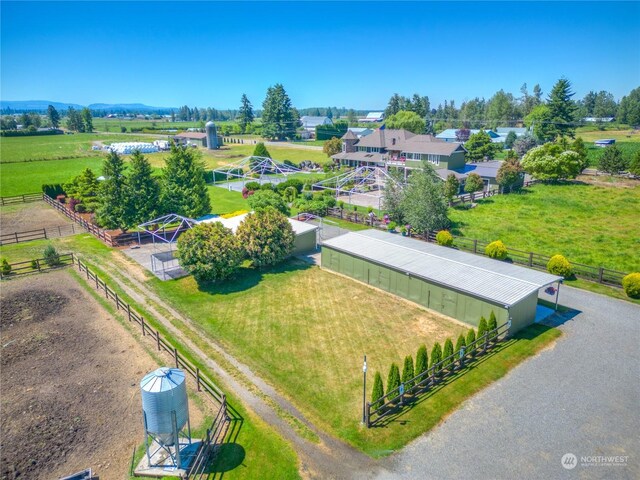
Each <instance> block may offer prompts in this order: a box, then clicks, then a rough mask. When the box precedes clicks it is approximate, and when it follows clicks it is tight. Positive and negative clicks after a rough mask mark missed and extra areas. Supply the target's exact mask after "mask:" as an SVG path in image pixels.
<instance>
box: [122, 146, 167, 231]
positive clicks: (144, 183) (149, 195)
mask: <svg viewBox="0 0 640 480" xmlns="http://www.w3.org/2000/svg"><path fill="white" fill-rule="evenodd" d="M127 198H128V200H129V208H128V214H129V222H130V224H131V225H139V224H140V223H144V222H146V221H148V220H151V219H152V218H154V217H155V216H156V215H157V214H158V211H159V204H160V183H159V182H158V180H157V179H156V178H155V177H154V176H153V169H152V168H151V164H150V163H149V161H148V160H147V159H146V158H145V157H144V155H142V154H141V153H140V152H139V151H135V152H133V154H132V155H131V163H130V165H129V177H128V179H127Z"/></svg>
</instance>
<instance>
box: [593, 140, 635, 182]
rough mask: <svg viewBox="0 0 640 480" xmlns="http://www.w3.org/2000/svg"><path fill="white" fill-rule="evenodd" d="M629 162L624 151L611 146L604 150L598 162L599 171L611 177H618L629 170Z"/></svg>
mask: <svg viewBox="0 0 640 480" xmlns="http://www.w3.org/2000/svg"><path fill="white" fill-rule="evenodd" d="M627 165H628V163H627V161H626V159H625V158H624V156H623V155H622V150H620V148H618V146H617V145H610V146H608V147H606V148H605V149H604V152H603V153H602V156H601V157H600V160H599V162H598V169H599V170H602V171H603V172H607V173H609V174H611V175H616V174H618V173H620V172H622V171H624V170H626V169H627Z"/></svg>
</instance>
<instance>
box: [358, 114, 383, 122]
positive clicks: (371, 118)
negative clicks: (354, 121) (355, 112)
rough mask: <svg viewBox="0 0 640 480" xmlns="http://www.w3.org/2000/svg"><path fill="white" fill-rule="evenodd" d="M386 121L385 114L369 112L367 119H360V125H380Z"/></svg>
mask: <svg viewBox="0 0 640 480" xmlns="http://www.w3.org/2000/svg"><path fill="white" fill-rule="evenodd" d="M383 120H384V112H369V113H367V116H366V117H363V118H359V119H358V123H378V122H381V121H383Z"/></svg>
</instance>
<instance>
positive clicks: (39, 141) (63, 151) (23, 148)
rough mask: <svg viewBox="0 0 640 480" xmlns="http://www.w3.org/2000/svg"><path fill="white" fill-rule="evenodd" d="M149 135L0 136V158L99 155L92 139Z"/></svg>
mask: <svg viewBox="0 0 640 480" xmlns="http://www.w3.org/2000/svg"><path fill="white" fill-rule="evenodd" d="M150 138H151V137H140V136H134V135H100V134H96V133H76V134H74V135H40V136H34V137H0V162H1V163H14V162H31V161H34V160H62V159H69V158H83V157H89V156H96V157H102V156H103V155H104V152H99V151H93V150H91V145H92V144H93V142H96V141H103V142H148V141H150Z"/></svg>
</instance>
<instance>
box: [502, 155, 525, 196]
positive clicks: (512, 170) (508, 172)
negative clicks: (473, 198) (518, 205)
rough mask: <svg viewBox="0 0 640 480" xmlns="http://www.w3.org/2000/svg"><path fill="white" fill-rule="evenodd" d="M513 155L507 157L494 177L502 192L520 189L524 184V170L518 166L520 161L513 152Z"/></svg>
mask: <svg viewBox="0 0 640 480" xmlns="http://www.w3.org/2000/svg"><path fill="white" fill-rule="evenodd" d="M510 152H513V150H510ZM507 155H508V154H507ZM513 155H514V156H511V157H507V159H505V161H504V162H502V165H500V168H499V169H498V173H497V175H496V181H497V182H498V185H500V187H501V188H502V191H503V192H512V191H513V190H518V189H520V188H522V185H523V184H524V169H523V168H522V165H520V161H519V160H518V157H517V156H516V154H515V152H513ZM514 157H515V158H514Z"/></svg>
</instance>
